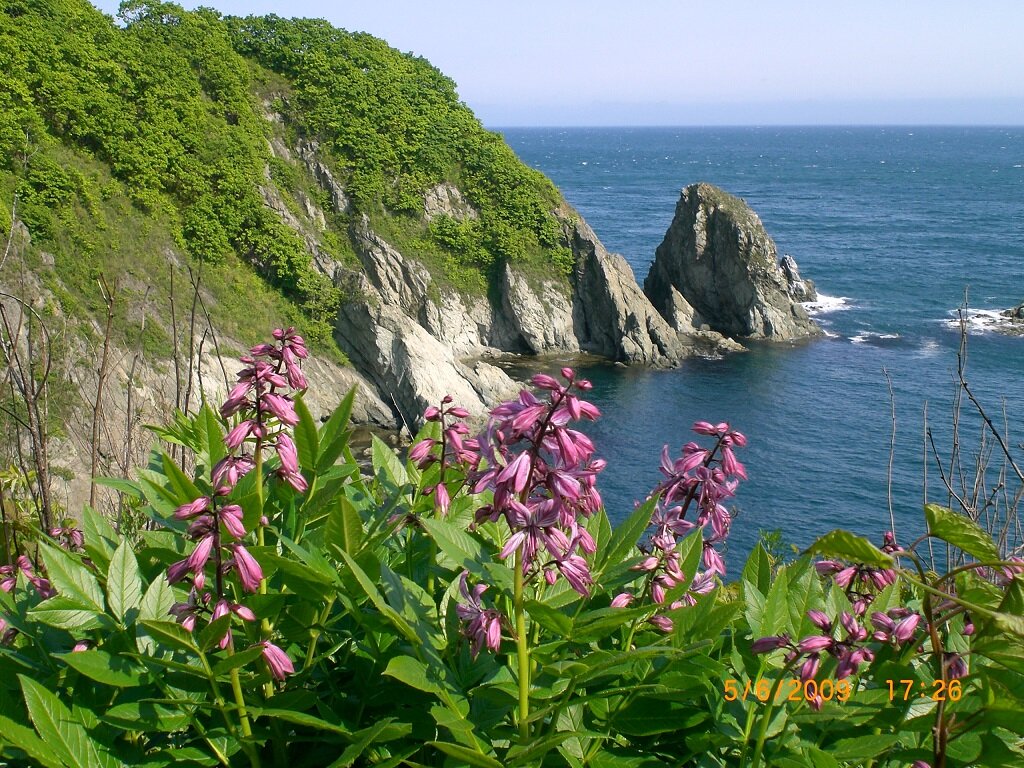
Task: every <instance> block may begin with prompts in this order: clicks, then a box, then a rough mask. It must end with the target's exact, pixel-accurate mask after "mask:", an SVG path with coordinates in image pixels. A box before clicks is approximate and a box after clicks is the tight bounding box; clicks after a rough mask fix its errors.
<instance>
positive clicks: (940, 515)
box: [924, 504, 1002, 562]
mask: <svg viewBox="0 0 1024 768" xmlns="http://www.w3.org/2000/svg"><path fill="white" fill-rule="evenodd" d="M924 517H925V520H926V521H927V523H928V532H929V533H930V534H932V535H933V536H937V537H939V538H940V539H942V540H943V541H945V542H948V543H949V544H952V545H953V546H954V547H959V548H960V549H962V550H963V551H964V552H966V553H967V554H969V555H970V556H971V557H973V558H975V559H976V560H980V561H981V562H998V561H999V560H1002V556H1001V555H1000V554H999V547H997V546H996V545H995V542H993V541H992V537H991V536H989V535H988V533H987V532H986V531H985V529H984V528H982V527H981V526H980V525H978V524H977V523H976V522H974V521H973V520H971V519H970V518H969V517H967V516H966V515H961V514H958V513H956V512H954V511H953V510H951V509H947V508H946V507H940V506H939V505H938V504H925V505H924Z"/></svg>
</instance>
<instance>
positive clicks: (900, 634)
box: [892, 613, 921, 643]
mask: <svg viewBox="0 0 1024 768" xmlns="http://www.w3.org/2000/svg"><path fill="white" fill-rule="evenodd" d="M920 621H921V616H920V615H919V614H916V613H912V614H911V615H910V616H907V617H906V618H905V619H901V620H900V622H899V623H898V624H896V626H895V628H894V629H893V632H892V638H893V640H895V641H896V642H897V643H905V642H907V641H908V640H910V639H911V638H912V637H913V636H914V630H916V629H917V625H918V622H920Z"/></svg>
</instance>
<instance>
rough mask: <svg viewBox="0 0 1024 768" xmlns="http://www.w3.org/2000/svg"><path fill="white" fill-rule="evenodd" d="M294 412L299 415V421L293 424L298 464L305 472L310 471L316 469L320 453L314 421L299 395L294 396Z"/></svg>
mask: <svg viewBox="0 0 1024 768" xmlns="http://www.w3.org/2000/svg"><path fill="white" fill-rule="evenodd" d="M295 413H296V414H297V415H298V417H299V423H298V424H296V425H295V449H296V452H297V453H298V454H299V466H300V467H301V468H302V469H303V470H305V471H306V472H307V473H312V472H315V471H316V468H317V459H318V458H319V454H320V438H319V437H318V436H317V433H316V422H314V421H313V415H312V414H311V413H310V412H309V408H307V407H306V403H305V402H303V400H302V398H301V397H296V398H295Z"/></svg>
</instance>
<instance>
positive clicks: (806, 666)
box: [800, 653, 821, 683]
mask: <svg viewBox="0 0 1024 768" xmlns="http://www.w3.org/2000/svg"><path fill="white" fill-rule="evenodd" d="M820 663H821V659H820V657H819V656H818V654H816V653H812V654H811V655H810V656H808V657H807V661H805V662H804V663H803V665H801V667H800V679H801V680H802V681H803V682H805V683H806V682H807V681H808V680H810V679H811V678H812V677H814V676H815V675H816V674H818V665H819V664H820Z"/></svg>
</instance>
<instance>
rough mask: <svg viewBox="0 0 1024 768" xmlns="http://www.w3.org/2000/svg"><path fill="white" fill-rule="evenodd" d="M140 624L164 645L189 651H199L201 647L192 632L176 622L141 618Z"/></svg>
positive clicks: (196, 652) (195, 652)
mask: <svg viewBox="0 0 1024 768" xmlns="http://www.w3.org/2000/svg"><path fill="white" fill-rule="evenodd" d="M139 624H140V625H141V626H142V627H143V628H144V629H145V630H146V632H148V633H149V634H150V636H151V637H152V638H153V639H154V640H158V641H159V642H161V643H163V644H164V645H168V646H170V647H172V648H178V649H180V650H183V651H188V652H189V653H194V654H198V653H199V647H198V646H197V645H196V641H195V639H194V638H193V637H192V633H190V632H189V631H188V630H187V629H185V628H184V627H183V626H181V625H180V624H178V623H176V622H173V621H156V620H146V621H142V620H140V621H139Z"/></svg>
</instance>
